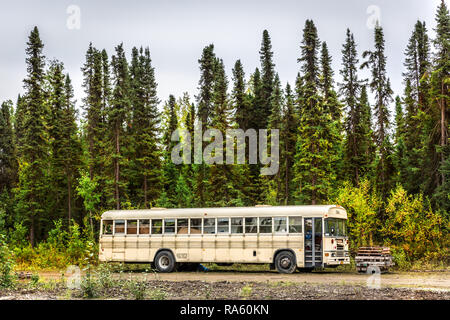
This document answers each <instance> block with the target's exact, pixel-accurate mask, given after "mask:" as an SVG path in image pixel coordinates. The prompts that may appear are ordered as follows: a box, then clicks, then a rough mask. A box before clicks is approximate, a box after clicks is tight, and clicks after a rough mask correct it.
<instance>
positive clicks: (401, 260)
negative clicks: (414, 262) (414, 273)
mask: <svg viewBox="0 0 450 320" xmlns="http://www.w3.org/2000/svg"><path fill="white" fill-rule="evenodd" d="M391 255H392V260H393V261H394V263H395V266H396V268H398V269H400V270H409V269H410V268H411V262H410V261H409V260H408V256H407V255H406V252H405V250H403V249H402V248H396V247H393V248H391Z"/></svg>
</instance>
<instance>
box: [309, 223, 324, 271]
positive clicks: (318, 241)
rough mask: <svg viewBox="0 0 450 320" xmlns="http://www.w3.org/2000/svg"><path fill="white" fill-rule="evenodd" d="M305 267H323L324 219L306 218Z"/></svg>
mask: <svg viewBox="0 0 450 320" xmlns="http://www.w3.org/2000/svg"><path fill="white" fill-rule="evenodd" d="M304 226H305V230H304V234H305V267H309V268H313V267H322V265H323V260H322V237H323V233H322V218H304Z"/></svg>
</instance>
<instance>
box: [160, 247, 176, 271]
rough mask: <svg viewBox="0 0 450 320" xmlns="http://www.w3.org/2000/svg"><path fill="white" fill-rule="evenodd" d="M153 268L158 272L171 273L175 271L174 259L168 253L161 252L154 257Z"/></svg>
mask: <svg viewBox="0 0 450 320" xmlns="http://www.w3.org/2000/svg"><path fill="white" fill-rule="evenodd" d="M155 267H156V270H158V271H159V272H165V273H167V272H172V271H173V270H174V269H175V258H174V257H173V254H172V253H171V252H170V251H161V252H159V253H158V254H157V255H156V257H155Z"/></svg>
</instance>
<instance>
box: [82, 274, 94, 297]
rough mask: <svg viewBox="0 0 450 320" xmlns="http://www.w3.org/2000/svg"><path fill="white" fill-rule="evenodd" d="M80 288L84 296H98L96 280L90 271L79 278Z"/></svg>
mask: <svg viewBox="0 0 450 320" xmlns="http://www.w3.org/2000/svg"><path fill="white" fill-rule="evenodd" d="M80 289H81V292H82V293H83V297H85V298H88V299H93V298H96V297H97V296H98V285H97V281H95V279H94V278H93V277H92V274H91V273H90V272H88V273H86V275H85V276H83V277H82V278H81V282H80Z"/></svg>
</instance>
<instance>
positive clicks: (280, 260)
mask: <svg viewBox="0 0 450 320" xmlns="http://www.w3.org/2000/svg"><path fill="white" fill-rule="evenodd" d="M275 268H276V269H277V271H278V272H279V273H294V272H295V270H296V269H297V263H296V261H295V256H294V254H293V253H292V252H290V251H281V252H279V253H278V254H277V255H276V257H275Z"/></svg>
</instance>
